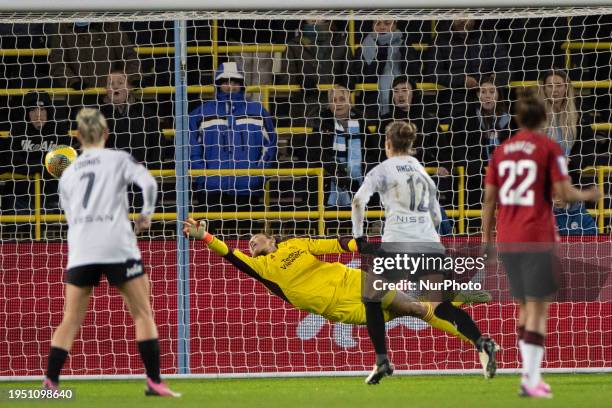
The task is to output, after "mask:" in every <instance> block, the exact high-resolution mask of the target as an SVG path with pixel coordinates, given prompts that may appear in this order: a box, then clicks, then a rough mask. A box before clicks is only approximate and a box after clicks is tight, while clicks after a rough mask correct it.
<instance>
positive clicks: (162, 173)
mask: <svg viewBox="0 0 612 408" xmlns="http://www.w3.org/2000/svg"><path fill="white" fill-rule="evenodd" d="M426 171H427V172H428V173H429V174H436V173H437V168H432V167H428V168H426ZM150 173H151V174H152V175H153V176H155V177H174V176H176V172H175V171H174V170H150ZM455 173H456V174H457V175H458V177H459V192H458V194H459V196H458V202H457V209H456V210H448V211H447V214H449V217H454V218H458V232H459V234H463V233H465V217H466V216H468V215H469V212H468V211H466V209H465V194H464V191H463V190H464V189H465V180H464V179H465V171H464V168H463V167H458V168H456V169H455ZM189 175H190V176H192V177H199V176H263V177H284V176H288V177H304V176H314V177H317V210H316V211H268V210H267V208H268V207H269V203H270V202H269V183H266V184H265V186H264V187H265V191H264V207H265V209H264V211H243V212H225V213H224V212H214V213H213V212H195V213H191V214H190V216H191V217H194V218H209V219H254V218H255V219H263V220H265V221H268V220H271V219H317V230H318V233H319V235H321V236H324V235H325V220H326V219H350V218H351V212H350V211H334V210H328V211H326V210H325V201H324V200H325V189H324V171H323V169H322V168H312V169H236V170H234V169H217V170H213V169H206V170H190V171H189ZM10 176H11V177H10V178H13V179H14V178H21V179H23V178H27V177H26V176H22V175H13V174H10ZM0 177H7V175H6V174H4V175H0ZM7 178H9V177H7ZM34 183H35V186H34V194H35V195H36V197H35V200H34V202H35V209H34V214H33V215H32V214H30V215H0V222H4V223H7V222H9V223H10V222H12V223H17V222H21V223H24V222H34V223H35V239H36V240H37V241H38V240H40V239H41V235H42V234H41V224H42V223H43V222H64V221H65V217H64V216H63V215H62V214H41V208H42V204H41V197H42V189H41V176H40V174H39V173H37V174H36V175H35V176H34ZM137 216H138V214H130V218H131V219H134V218H136V217H137ZM383 216H384V212H383V211H367V212H366V217H368V218H381V217H383ZM153 220H155V221H173V220H176V213H155V214H153ZM266 224H267V222H266Z"/></svg>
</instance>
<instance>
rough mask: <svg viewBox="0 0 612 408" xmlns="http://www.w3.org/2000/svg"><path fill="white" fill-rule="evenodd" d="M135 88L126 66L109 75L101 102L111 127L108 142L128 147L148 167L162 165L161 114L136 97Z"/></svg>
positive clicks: (128, 150)
mask: <svg viewBox="0 0 612 408" xmlns="http://www.w3.org/2000/svg"><path fill="white" fill-rule="evenodd" d="M132 90H133V87H132V84H131V83H130V81H129V78H128V75H127V74H126V73H125V72H124V71H123V70H121V69H118V70H117V69H115V70H113V71H111V73H110V74H109V75H107V77H106V95H105V96H104V98H103V99H102V103H101V106H100V111H101V112H102V113H103V114H104V116H105V117H106V121H107V123H108V129H109V137H108V140H107V141H106V146H107V147H109V148H113V149H119V150H125V151H126V152H128V153H130V154H131V155H132V156H133V157H134V158H135V159H136V160H137V161H138V162H140V163H142V164H144V165H145V166H146V167H147V168H159V167H161V159H162V157H161V144H162V139H161V135H160V131H159V120H158V117H157V116H156V115H155V113H154V112H153V111H152V109H151V108H150V107H149V106H147V105H145V104H144V103H143V102H141V101H136V100H135V98H134V96H133V94H132Z"/></svg>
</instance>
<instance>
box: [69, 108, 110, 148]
mask: <svg viewBox="0 0 612 408" xmlns="http://www.w3.org/2000/svg"><path fill="white" fill-rule="evenodd" d="M76 120H77V129H78V130H79V137H80V139H81V141H82V142H83V143H84V144H89V145H91V144H96V143H98V142H99V141H100V140H101V139H102V138H103V137H104V132H105V131H106V130H107V129H108V125H107V124H106V118H105V117H104V115H103V114H102V112H100V111H99V110H97V109H93V108H83V109H81V110H80V111H79V114H78V115H77V117H76Z"/></svg>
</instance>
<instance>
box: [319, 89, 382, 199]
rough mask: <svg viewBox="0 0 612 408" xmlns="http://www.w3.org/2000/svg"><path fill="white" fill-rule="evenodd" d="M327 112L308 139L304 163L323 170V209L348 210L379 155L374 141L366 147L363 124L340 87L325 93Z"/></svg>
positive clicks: (378, 149) (349, 98) (346, 90)
mask: <svg viewBox="0 0 612 408" xmlns="http://www.w3.org/2000/svg"><path fill="white" fill-rule="evenodd" d="M328 103H329V104H328V106H329V107H328V109H326V110H325V111H324V112H323V113H322V121H321V128H320V132H319V133H318V134H313V135H310V136H309V137H308V139H307V141H308V162H309V164H310V165H311V166H323V168H324V169H325V173H326V176H327V177H326V181H328V183H327V189H326V191H328V192H329V195H328V197H327V201H326V203H327V205H329V206H340V207H344V206H349V207H350V205H351V200H352V194H353V193H354V192H356V191H357V189H358V188H359V186H360V185H361V183H362V181H363V176H364V174H365V173H366V172H367V169H368V167H369V166H370V165H375V164H378V163H379V160H380V157H381V155H382V152H381V151H380V148H379V143H378V141H377V142H375V143H372V144H371V145H370V144H368V145H366V142H369V140H371V138H369V136H370V135H368V137H366V123H365V120H363V118H362V115H361V113H360V112H357V111H355V110H353V108H352V106H351V93H350V91H349V90H348V88H346V87H345V86H343V85H334V87H333V88H332V89H330V90H329V92H328Z"/></svg>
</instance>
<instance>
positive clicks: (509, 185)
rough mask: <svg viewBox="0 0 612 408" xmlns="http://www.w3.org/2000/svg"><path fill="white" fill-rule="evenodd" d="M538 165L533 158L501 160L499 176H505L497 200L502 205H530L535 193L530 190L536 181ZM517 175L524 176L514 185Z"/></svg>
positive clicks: (532, 202)
mask: <svg viewBox="0 0 612 408" xmlns="http://www.w3.org/2000/svg"><path fill="white" fill-rule="evenodd" d="M537 173H538V165H537V163H536V162H535V161H533V160H518V161H514V160H503V161H501V162H500V163H499V176H500V177H501V178H504V177H506V179H505V181H504V184H502V186H501V188H500V189H499V201H500V203H501V204H502V205H521V206H532V205H533V204H534V201H535V193H534V191H533V190H532V188H531V187H532V186H533V183H534V182H535V181H536V175H537ZM517 176H525V178H523V180H522V181H521V182H520V183H519V184H518V185H516V186H515V183H516V178H517Z"/></svg>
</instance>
